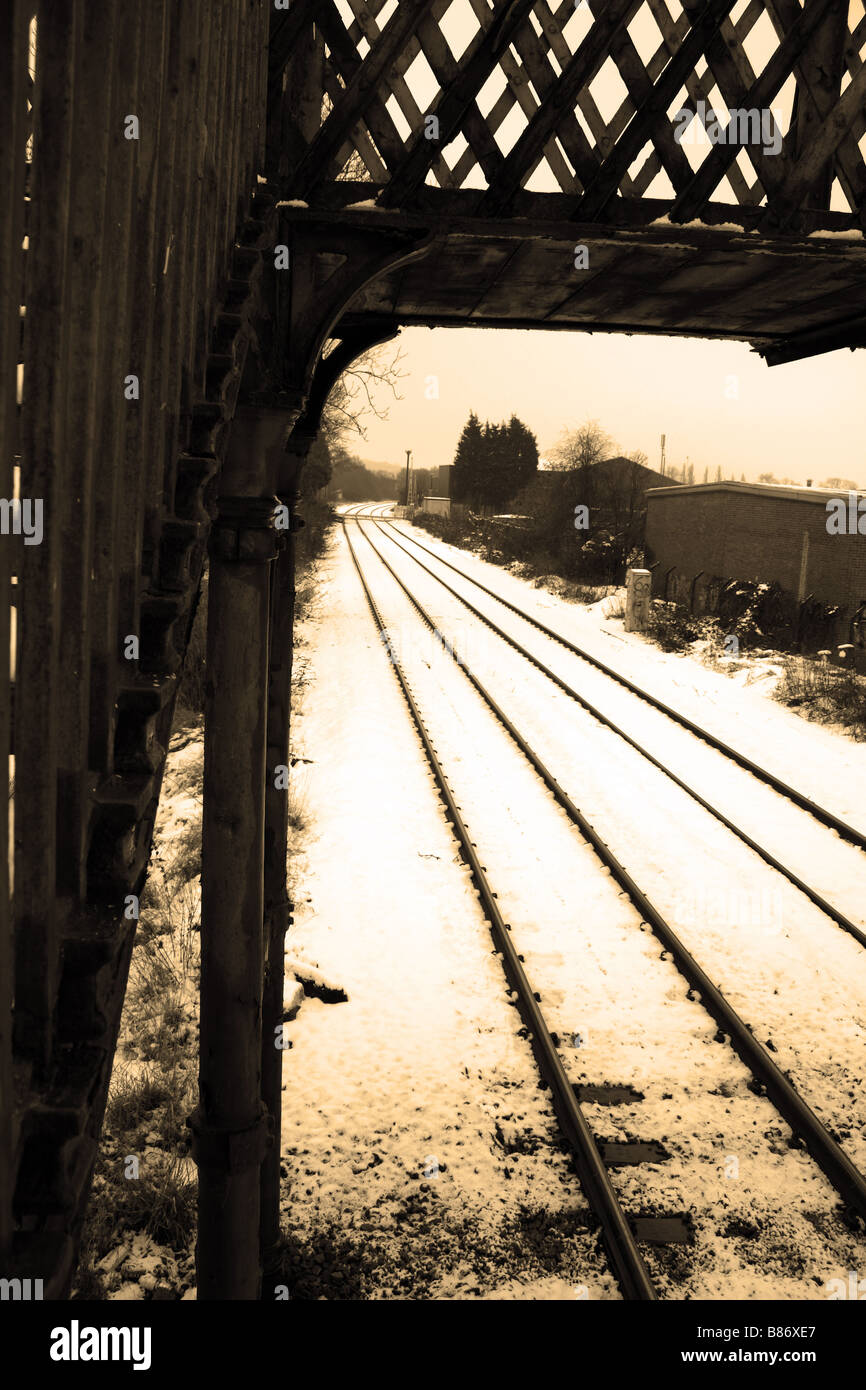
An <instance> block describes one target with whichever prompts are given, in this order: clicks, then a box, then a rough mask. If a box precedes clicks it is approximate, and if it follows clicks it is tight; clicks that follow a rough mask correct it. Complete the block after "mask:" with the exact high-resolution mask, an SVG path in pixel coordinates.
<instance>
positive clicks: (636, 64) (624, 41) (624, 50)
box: [589, 0, 692, 190]
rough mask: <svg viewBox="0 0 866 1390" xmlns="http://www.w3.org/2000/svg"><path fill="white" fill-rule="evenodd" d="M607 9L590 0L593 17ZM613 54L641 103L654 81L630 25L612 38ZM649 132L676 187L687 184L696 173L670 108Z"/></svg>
mask: <svg viewBox="0 0 866 1390" xmlns="http://www.w3.org/2000/svg"><path fill="white" fill-rule="evenodd" d="M603 9H604V5H603V4H602V3H601V0H589V10H590V14H592V16H593V18H596V17H597V16H598V14H599V12H600V11H601V10H603ZM610 56H611V57H612V58H613V60H614V62H615V63H616V66H617V69H618V71H619V75H620V77H621V78H622V80H623V82H624V83H625V85H626V87H627V89H628V94H629V96H630V97H631V99H632V101H633V102H634V105H635V107H636V108H637V107H639V106H640V104H641V103H642V102H645V101H646V100H647V99H648V98H649V97H650V96H651V94H652V91H653V83H652V81H651V80H650V77H649V76H648V74H647V70H646V68H645V67H644V64H643V61H642V60H641V57H640V54H639V53H638V51H637V49H636V48H635V46H634V41H633V40H632V37H631V35H630V34H629V32H628V29H620V31H619V32H618V33H616V34H614V36H613V38H612V39H611V45H610ZM649 133H650V138H651V139H652V142H653V145H654V146H655V150H656V152H657V154H658V157H659V160H660V162H661V165H662V167H663V168H664V171H665V173H666V174H667V176H668V178H669V179H670V181H671V184H672V186H673V188H674V189H675V190H679V189H682V188H685V187H686V186H687V184H688V183H689V181H690V180H691V177H692V166H691V165H690V164H689V161H688V160H687V159H686V156H685V154H684V153H683V150H682V147H681V146H680V145H678V144H677V142H676V140H675V139H674V133H673V130H672V129H671V123H670V121H669V120H668V116H667V112H666V111H662V112H661V113H660V115H658V116H657V117H656V119H655V120H654V121H652V123H651V126H650V131H649Z"/></svg>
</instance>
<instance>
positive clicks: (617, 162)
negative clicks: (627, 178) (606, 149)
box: [575, 0, 732, 220]
mask: <svg viewBox="0 0 866 1390" xmlns="http://www.w3.org/2000/svg"><path fill="white" fill-rule="evenodd" d="M731 8H732V0H706V3H704V4H701V5H698V4H697V3H694V0H692V3H686V4H684V5H683V9H684V10H685V11H686V14H687V15H688V16H689V20H690V22H691V25H692V27H691V30H690V32H689V34H688V35H687V36H686V38H685V40H684V42H683V44H682V46H681V47H680V48H679V49H678V51H677V52H676V53H675V54H674V56H673V57H672V58H671V61H670V62H669V63H668V65H667V67H666V68H665V69H664V71H663V73H662V75H661V77H660V78H659V80H658V82H656V83H655V85H654V86H653V89H652V92H651V93H650V94H649V95H648V96H647V97H646V99H645V100H644V101H642V102H641V104H640V107H639V108H638V110H637V111H636V113H635V115H634V117H633V119H632V121H631V123H630V124H629V125H628V126H627V128H626V130H625V131H624V132H623V134H622V135H621V136H620V138H619V140H618V141H617V144H616V148H615V149H614V151H613V153H612V154H611V155H609V156H608V158H607V159H606V160H605V161H604V163H603V164H602V166H601V168H600V170H599V172H598V174H597V176H596V178H595V179H594V180H593V183H592V185H591V186H590V187H589V188H588V189H587V190H586V192H585V193H584V195H583V198H582V199H581V201H580V203H579V205H578V208H577V210H576V212H575V217H577V218H579V219H582V220H587V219H591V218H595V217H598V216H600V215H601V213H602V212H603V211H604V208H605V206H606V205H607V203H608V202H609V201H610V199H611V198H612V197H613V196H614V195H615V194H616V192H617V189H618V188H619V184H620V181H621V179H622V176H623V174H624V173H625V172H626V171H627V169H628V167H629V165H630V164H631V163H632V162H633V160H634V159H635V157H636V155H638V154H639V153H640V150H641V149H642V147H643V145H644V144H645V143H646V141H647V139H648V138H649V128H650V126H651V124H652V122H653V120H654V119H655V118H656V117H658V116H659V115H661V114H663V113H665V112H666V111H667V109H668V107H669V106H670V104H671V102H672V101H673V100H674V97H675V96H676V94H677V92H678V91H679V89H680V87H681V86H682V85H683V82H684V81H685V78H686V76H687V75H688V73H690V72H691V71H693V69H694V68H695V67H696V66H697V63H698V60H699V59H700V58H701V56H702V55H703V53H704V51H705V49H706V46H707V43H708V41H709V40H710V39H711V38H712V37H713V36H714V35H715V34H716V33H717V32H718V29H719V26H720V25H721V24H722V22H723V21H724V19H725V17H726V16H727V15H728V13H729V12H730V10H731Z"/></svg>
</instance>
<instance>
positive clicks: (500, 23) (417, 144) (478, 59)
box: [382, 0, 534, 207]
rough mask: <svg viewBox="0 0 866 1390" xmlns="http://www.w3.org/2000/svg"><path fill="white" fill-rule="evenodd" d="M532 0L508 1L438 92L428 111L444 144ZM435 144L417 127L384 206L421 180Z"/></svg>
mask: <svg viewBox="0 0 866 1390" xmlns="http://www.w3.org/2000/svg"><path fill="white" fill-rule="evenodd" d="M533 3H534V0H511V4H509V5H508V7H507V8H506V9H504V10H503V11H502V13H501V14H500V15H498V16H497V18H496V19H495V20H494V22H493V23H492V24H491V25H490V27H489V29H488V30H487V32H486V33H483V34H482V35H480V36H479V38H478V39H477V40H476V42H475V45H474V47H473V48H472V50H471V51H470V53H469V55H468V56H464V58H463V59H462V61H461V64H460V71H459V74H458V76H457V78H456V80H455V82H454V83H453V85H452V86H451V87H449V88H447V89H443V90H442V91H441V92H440V95H439V98H438V100H437V101H436V102H435V103H434V106H433V110H432V112H431V114H434V115H435V116H436V118H437V120H438V122H439V137H440V141H441V142H442V143H443V144H446V145H447V144H448V142H449V141H450V140H452V139H453V138H454V136H455V135H457V134H458V133H459V131H460V126H461V122H462V121H463V119H464V117H465V116H466V114H467V112H468V111H469V110H470V108H471V107H472V106H473V105H474V104H475V101H476V98H477V96H478V93H479V92H480V90H481V88H482V87H483V86H484V84H485V82H486V81H487V79H488V78H489V76H490V74H491V72H492V71H493V69H494V68H495V67H496V64H497V61H498V59H499V55H500V53H502V51H503V50H504V49H505V48H506V47H507V46H508V44H509V43H510V42H511V39H512V37H513V35H514V33H515V31H516V29H517V28H518V26H519V25H520V24H521V23H522V22H523V21H524V20H525V19H526V17H527V15H528V14H529V13H530V11H531V9H532V6H533ZM476 110H477V107H476ZM436 148H437V145H436V142H434V141H432V140H428V139H427V138H426V135H425V132H424V131H423V130H419V131H418V133H417V135H416V136H415V139H414V140H413V142H412V144H411V146H410V149H409V153H408V155H407V157H406V158H405V159H404V160H403V163H402V164H401V166H400V168H399V169H398V170H397V172H396V174H395V175H394V177H393V178H392V180H391V183H390V184H389V186H388V188H387V189H386V190H385V195H384V198H383V200H382V201H383V202H384V203H385V204H386V205H387V206H390V207H394V206H398V205H399V204H400V203H401V202H403V201H405V200H406V199H407V198H409V197H411V195H412V193H413V192H414V191H415V189H416V188H418V186H419V185H420V184H422V183H423V182H424V179H425V178H426V175H427V170H428V169H429V167H430V164H431V161H432V157H433V154H434V153H435V150H436ZM500 159H501V154H500ZM502 162H503V163H504V161H502ZM491 172H493V171H491Z"/></svg>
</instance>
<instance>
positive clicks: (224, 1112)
mask: <svg viewBox="0 0 866 1390" xmlns="http://www.w3.org/2000/svg"><path fill="white" fill-rule="evenodd" d="M284 419H285V417H284V416H282V418H281V421H280V423H281V427H282V431H283V435H285V425H284V424H283V421H284ZM272 428H273V425H272V422H271V421H270V420H269V419H268V418H266V417H263V416H262V414H261V413H260V412H256V411H249V412H248V411H243V410H241V411H239V412H238V418H236V420H235V423H234V425H233V427H232V431H231V438H230V441H229V447H228V457H227V459H226V463H225V465H224V468H223V477H222V489H223V495H222V496H221V497H220V499H219V504H218V505H219V516H218V520H217V523H216V526H215V529H214V534H213V537H212V541H211V562H210V581H209V584H210V588H209V596H208V641H207V663H208V665H207V671H208V674H207V685H206V705H205V756H204V811H203V819H202V930H201V1042H200V1048H201V1051H200V1059H199V1106H198V1109H197V1111H196V1113H195V1115H194V1116H193V1117H192V1119H191V1121H190V1125H191V1128H192V1132H193V1153H194V1156H195V1159H196V1162H197V1163H198V1165H199V1208H198V1209H199V1227H198V1245H197V1249H196V1269H197V1282H198V1296H199V1298H200V1299H202V1300H208V1299H250V1300H252V1299H257V1298H258V1296H259V1291H260V1285H261V1261H260V1248H259V1216H260V1194H259V1169H260V1166H261V1162H262V1159H263V1157H264V1154H265V1150H266V1148H267V1142H268V1123H267V1114H266V1112H265V1110H264V1107H263V1106H262V1101H261V1048H262V982H263V966H264V961H263V949H262V920H263V910H264V831H265V767H266V711H267V694H268V637H269V632H268V629H269V589H270V573H269V570H270V566H269V562H270V561H271V560H273V559H274V558H275V556H276V553H277V548H276V529H275V528H276V519H277V514H276V511H275V503H276V498H275V497H274V496H273V488H274V484H275V481H276V474H275V471H274V462H273V453H274V451H273V448H272V447H270V446H271V445H272V443H273V441H272V438H271V431H272Z"/></svg>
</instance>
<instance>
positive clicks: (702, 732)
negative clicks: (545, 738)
mask: <svg viewBox="0 0 866 1390" xmlns="http://www.w3.org/2000/svg"><path fill="white" fill-rule="evenodd" d="M358 519H359V520H362V519H366V518H364V517H363V514H360V515H359V517H358ZM370 519H371V520H374V521H375V523H376V525H377V526H378V525H379V520H378V519H377V518H372V517H371V518H370ZM383 519H384V518H383ZM379 529H382V528H381V526H380V527H379ZM395 532H396V533H398V534H399V535H400V536H401V537H402V538H403V540H409V541H410V543H411V545H412V546H413V547H415V548H417V549H418V550H421V551H423V552H425V553H426V554H427V555H430V556H431V557H432V558H433V559H434V560H436V562H437V563H438V564H440V565H443V566H445V567H446V568H447V569H450V570H452V571H453V572H454V573H455V574H457V575H459V576H460V578H461V579H462V580H464V581H465V582H466V583H467V584H472V585H473V586H474V587H475V588H477V589H480V590H481V591H482V592H483V593H485V594H487V595H488V596H489V597H490V598H492V599H495V600H496V602H497V603H499V604H501V605H502V606H503V607H504V608H506V609H508V610H509V611H510V612H512V613H515V614H516V615H517V616H518V617H519V618H522V619H523V620H524V621H525V622H527V623H529V624H531V626H532V627H534V628H537V629H538V631H540V632H543V633H544V634H545V636H546V637H550V638H552V640H553V641H554V642H557V643H558V644H559V645H560V646H562V647H564V648H566V650H567V651H570V652H572V653H573V654H574V655H575V656H578V657H580V659H581V660H582V661H585V662H586V663H587V664H588V665H590V666H592V667H594V668H595V669H596V670H598V671H601V672H602V673H603V674H604V675H605V676H608V677H609V678H610V679H611V680H613V681H615V682H616V683H617V684H618V685H621V686H622V687H623V688H624V689H626V690H628V691H629V692H630V693H631V694H632V695H636V696H637V697H638V698H639V699H640V700H643V701H644V702H645V703H646V704H648V705H650V706H652V708H653V709H656V710H658V711H659V712H660V713H661V714H663V715H665V716H666V718H668V719H670V720H672V721H673V722H675V723H676V724H679V725H680V726H681V727H682V728H684V729H687V730H688V731H689V733H691V734H694V735H695V737H696V738H699V739H700V740H701V742H702V743H706V744H708V745H709V747H711V748H714V749H716V751H717V752H719V753H722V754H724V756H725V757H726V758H729V759H730V760H731V761H732V762H734V763H736V764H737V765H738V766H739V767H741V768H743V769H744V771H746V772H749V773H751V775H752V776H753V777H756V778H757V779H758V780H759V781H761V782H763V783H765V784H766V785H767V786H769V787H772V789H773V790H774V791H776V792H778V793H779V795H780V796H783V797H785V798H786V799H787V800H789V801H791V802H793V803H794V805H796V806H799V807H800V809H801V810H803V811H806V812H808V814H809V815H811V816H812V817H814V819H815V820H817V821H820V822H821V824H822V825H825V826H827V827H828V828H829V829H831V830H834V831H835V832H836V833H837V834H838V835H839V836H841V838H842V839H844V840H847V841H848V842H849V843H850V844H852V845H856V846H857V847H858V848H859V849H862V850H866V835H864V834H863V833H862V832H861V831H860V830H858V829H856V827H855V826H852V825H849V824H848V823H847V821H844V820H842V819H841V818H840V817H838V816H836V815H834V814H833V812H832V811H829V810H827V808H826V807H824V806H819V805H818V804H817V802H815V801H813V800H812V799H811V798H810V797H808V796H806V795H805V794H804V793H803V792H801V791H799V790H798V789H797V788H796V787H792V786H790V785H789V783H787V782H785V781H784V780H783V779H782V778H780V777H777V776H776V775H775V773H773V772H771V771H769V770H768V769H767V768H764V767H761V766H760V765H759V764H758V763H756V762H754V761H753V760H752V759H751V758H749V757H747V756H746V754H745V753H743V752H741V751H740V750H739V749H736V748H733V747H732V746H731V745H730V744H728V743H725V742H724V741H723V740H722V739H720V738H717V737H716V736H715V735H714V734H713V733H711V732H710V731H709V730H708V729H705V728H703V727H702V726H701V725H700V724H696V723H695V722H694V721H693V720H691V719H689V718H688V717H687V716H686V715H684V714H683V713H682V712H681V711H680V710H676V709H674V708H673V707H672V706H670V705H668V704H666V703H665V702H664V701H663V700H660V699H658V698H657V697H656V696H655V695H653V694H651V692H650V691H648V690H644V689H643V688H642V687H641V686H639V685H636V684H635V682H634V681H631V680H629V679H628V678H627V677H626V676H624V675H623V674H622V672H621V671H616V670H614V668H613V667H611V666H608V665H607V664H606V662H603V661H601V660H600V659H599V658H598V657H596V656H593V655H592V653H590V652H588V651H586V649H585V648H583V647H580V646H578V645H577V643H575V642H572V641H570V640H569V639H568V638H567V637H565V636H564V635H563V634H562V633H561V632H557V631H556V630H555V629H554V628H552V627H549V626H548V625H547V624H546V623H543V622H541V620H540V619H539V618H537V617H536V616H535V615H534V614H532V613H528V612H527V611H526V610H525V609H523V608H520V607H519V605H518V604H516V603H512V602H511V601H510V600H509V599H507V598H504V597H503V596H502V595H501V594H498V593H497V592H496V591H495V590H494V589H491V588H489V587H488V586H487V585H486V584H482V583H481V581H480V580H478V579H476V578H475V577H474V576H473V575H471V574H467V573H466V571H465V570H462V569H460V568H459V566H457V565H455V564H453V563H452V562H451V561H450V560H446V559H445V558H444V556H442V555H440V554H438V553H437V552H436V551H434V550H432V549H431V548H430V546H427V545H424V544H423V542H422V541H419V540H416V539H415V537H414V536H411V537H409V536H406V534H405V532H403V531H402V530H400V528H399V527H397V526H396V525H395V524H394V523H393V522H392V523H391V524H390V525H389V526H388V533H389V536H390V539H392V540H393V541H394V544H395V545H399V546H400V548H401V549H402V550H405V551H406V554H407V555H410V556H412V558H413V559H415V561H416V563H418V564H420V563H421V562H420V561H419V560H418V559H417V556H415V555H413V553H412V551H410V550H408V549H407V547H406V546H405V545H403V543H402V541H397V539H396V537H395V534H394V533H395ZM428 573H430V574H432V575H433V577H434V578H435V579H437V580H438V581H439V583H440V584H442V585H443V586H444V587H445V588H448V589H449V591H450V592H451V593H453V594H454V595H455V597H456V598H458V599H459V600H460V602H461V603H464V604H466V606H467V607H471V605H470V604H469V603H468V602H467V600H466V599H464V598H463V596H462V595H461V594H459V593H457V591H456V590H455V589H453V588H452V587H451V586H449V585H447V584H446V583H445V581H444V580H443V579H442V577H441V576H440V575H436V574H435V573H434V572H433V571H432V570H428ZM473 611H474V612H476V613H477V616H479V617H480V618H481V620H482V621H483V622H486V623H487V624H488V625H489V626H490V627H492V628H494V629H496V630H497V631H498V630H499V629H498V628H496V624H494V623H493V622H492V621H491V619H490V618H489V617H488V616H487V615H485V614H484V613H480V612H478V610H477V609H474V608H473ZM500 635H503V636H506V640H507V641H513V639H511V638H510V637H508V636H507V635H506V634H504V633H500ZM513 645H515V646H517V645H519V644H517V643H516V642H514V643H513ZM524 654H527V653H524ZM530 659H531V658H530ZM577 698H579V697H577Z"/></svg>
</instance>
